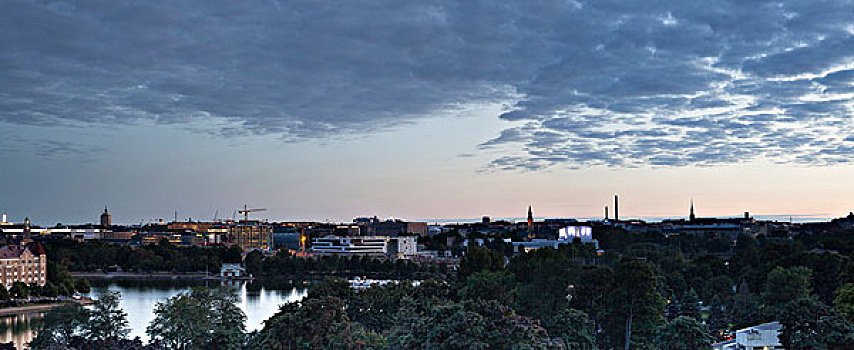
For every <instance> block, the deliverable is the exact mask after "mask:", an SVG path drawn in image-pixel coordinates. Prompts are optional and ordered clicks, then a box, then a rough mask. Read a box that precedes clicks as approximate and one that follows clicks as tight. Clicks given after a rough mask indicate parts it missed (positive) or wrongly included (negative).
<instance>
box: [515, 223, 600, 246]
mask: <svg viewBox="0 0 854 350" xmlns="http://www.w3.org/2000/svg"><path fill="white" fill-rule="evenodd" d="M557 235H558V238H557V239H556V240H555V239H532V240H530V241H528V242H511V243H512V244H513V248H514V249H515V250H517V251H519V250H524V251H526V252H528V251H531V250H536V249H540V248H554V249H557V248H558V245H561V244H572V241H573V240H575V239H576V238H578V239H579V240H581V243H582V244H592V245H593V246H595V247H596V249H599V241H598V240H595V239H593V227H590V226H566V227H564V228H562V229H560V230H558V234H557Z"/></svg>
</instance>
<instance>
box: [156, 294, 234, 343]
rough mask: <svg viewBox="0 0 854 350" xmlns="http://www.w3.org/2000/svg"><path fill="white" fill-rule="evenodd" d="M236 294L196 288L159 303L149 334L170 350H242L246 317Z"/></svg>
mask: <svg viewBox="0 0 854 350" xmlns="http://www.w3.org/2000/svg"><path fill="white" fill-rule="evenodd" d="M236 303H237V295H236V294H235V293H234V291H233V290H228V289H222V288H219V289H209V288H194V289H193V290H191V291H188V292H184V293H180V294H178V295H176V296H173V297H171V298H169V299H168V300H166V301H164V302H161V303H157V305H156V306H155V308H154V315H155V317H154V320H152V321H151V323H150V324H149V325H148V328H147V329H146V333H148V335H149V336H150V337H151V339H152V340H154V341H155V342H157V343H158V344H160V345H162V346H163V347H165V348H167V349H188V350H189V349H242V348H243V346H244V342H245V336H244V322H245V321H246V316H245V315H244V314H243V311H241V310H240V309H239V308H238V307H237V306H236Z"/></svg>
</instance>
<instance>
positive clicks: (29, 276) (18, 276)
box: [0, 243, 47, 289]
mask: <svg viewBox="0 0 854 350" xmlns="http://www.w3.org/2000/svg"><path fill="white" fill-rule="evenodd" d="M15 282H23V283H26V284H38V285H40V286H44V285H45V283H46V282H47V255H46V254H45V252H44V248H42V246H41V244H38V243H36V244H34V245H30V246H26V247H20V246H7V247H3V248H0V283H2V284H3V286H4V287H6V289H9V288H12V284H13V283H15Z"/></svg>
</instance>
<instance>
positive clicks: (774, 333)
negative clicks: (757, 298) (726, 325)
mask: <svg viewBox="0 0 854 350" xmlns="http://www.w3.org/2000/svg"><path fill="white" fill-rule="evenodd" d="M781 329H783V326H782V325H780V322H776V321H775V322H769V323H763V324H760V325H757V326H753V327H747V328H743V329H739V330H737V331H736V332H735V339H732V340H728V341H725V342H720V343H716V344H712V348H714V349H715V350H772V349H783V344H780V338H779V335H780V330H781Z"/></svg>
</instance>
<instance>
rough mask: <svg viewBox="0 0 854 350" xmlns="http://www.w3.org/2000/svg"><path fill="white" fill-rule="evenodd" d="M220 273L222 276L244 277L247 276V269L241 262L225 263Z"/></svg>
mask: <svg viewBox="0 0 854 350" xmlns="http://www.w3.org/2000/svg"><path fill="white" fill-rule="evenodd" d="M219 275H220V277H222V278H242V277H246V269H245V268H244V267H243V266H240V264H230V263H223V264H222V267H221V268H220V270H219Z"/></svg>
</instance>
